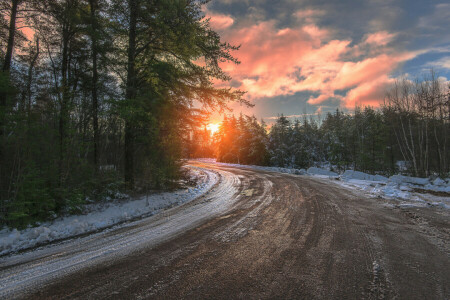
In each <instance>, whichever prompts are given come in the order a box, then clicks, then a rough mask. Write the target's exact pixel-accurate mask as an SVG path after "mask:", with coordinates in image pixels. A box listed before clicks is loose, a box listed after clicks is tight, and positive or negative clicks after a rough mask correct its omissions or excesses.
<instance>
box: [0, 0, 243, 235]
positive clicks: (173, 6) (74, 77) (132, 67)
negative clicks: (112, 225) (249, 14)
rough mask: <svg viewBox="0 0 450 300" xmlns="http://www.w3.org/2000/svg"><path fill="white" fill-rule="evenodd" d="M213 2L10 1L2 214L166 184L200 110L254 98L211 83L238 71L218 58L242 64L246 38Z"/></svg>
mask: <svg viewBox="0 0 450 300" xmlns="http://www.w3.org/2000/svg"><path fill="white" fill-rule="evenodd" d="M204 3H205V1H200V0H198V1H196V0H184V1H183V0H108V1H107V0H26V1H25V0H10V1H1V4H0V11H1V14H2V18H0V25H1V26H0V64H1V67H2V69H1V72H0V221H1V223H3V224H8V225H11V226H25V225H27V224H29V223H33V222H36V221H40V220H45V219H48V218H54V217H55V216H57V215H59V214H60V213H62V212H74V211H76V210H78V209H79V208H80V205H81V204H83V203H85V202H86V201H95V200H97V199H101V198H102V197H103V196H105V194H108V193H113V192H114V190H115V189H117V188H119V187H120V186H126V187H128V189H133V188H134V187H136V186H137V187H140V188H146V189H148V188H162V187H168V186H170V185H171V184H172V183H173V182H174V180H176V179H177V178H178V177H179V170H180V164H181V162H180V158H181V157H182V156H184V152H183V151H184V148H183V145H184V144H185V142H186V141H187V140H188V139H189V135H190V132H191V131H192V128H195V127H196V126H197V124H199V120H201V119H202V118H203V117H204V114H203V111H202V110H201V109H199V108H207V109H208V110H214V109H223V108H225V107H226V105H227V103H228V102H229V101H238V102H241V103H244V104H248V103H247V102H246V101H245V100H243V98H242V95H243V93H242V92H241V91H238V90H230V89H225V88H215V87H214V86H213V84H212V80H222V81H227V80H229V79H230V78H229V77H228V76H227V75H226V74H225V73H223V72H222V70H221V69H220V67H219V62H224V61H230V62H234V63H238V61H237V60H236V59H235V58H234V57H233V56H232V53H231V52H232V51H233V50H237V49H238V47H235V46H232V45H230V44H228V43H225V42H223V41H221V40H220V36H219V35H218V34H217V33H216V32H214V31H213V30H211V28H210V27H209V23H208V21H207V20H206V19H204V18H203V13H202V10H201V5H202V4H204ZM23 32H25V33H27V35H25V34H24V33H23ZM194 104H195V105H194ZM194 107H196V108H194Z"/></svg>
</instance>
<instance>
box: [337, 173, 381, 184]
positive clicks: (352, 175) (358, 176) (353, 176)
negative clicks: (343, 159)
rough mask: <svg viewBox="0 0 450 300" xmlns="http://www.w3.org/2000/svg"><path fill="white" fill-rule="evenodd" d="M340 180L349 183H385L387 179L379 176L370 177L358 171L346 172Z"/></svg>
mask: <svg viewBox="0 0 450 300" xmlns="http://www.w3.org/2000/svg"><path fill="white" fill-rule="evenodd" d="M340 178H341V179H342V180H345V181H349V180H352V179H357V180H368V181H380V182H387V181H388V178H387V177H384V176H381V175H370V174H366V173H363V172H359V171H353V170H347V171H345V172H344V174H342V175H341V177H340Z"/></svg>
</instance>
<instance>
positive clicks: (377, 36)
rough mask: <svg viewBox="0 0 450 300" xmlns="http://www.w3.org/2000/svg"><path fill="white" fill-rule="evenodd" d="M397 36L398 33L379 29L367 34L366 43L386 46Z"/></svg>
mask: <svg viewBox="0 0 450 300" xmlns="http://www.w3.org/2000/svg"><path fill="white" fill-rule="evenodd" d="M396 36H397V34H395V33H389V32H387V31H379V32H375V33H371V34H368V35H367V36H366V39H365V43H367V44H376V45H381V46H385V45H387V44H388V43H390V42H391V41H392V40H393V39H394V38H395V37H396Z"/></svg>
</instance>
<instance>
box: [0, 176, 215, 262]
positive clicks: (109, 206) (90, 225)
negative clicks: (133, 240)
mask: <svg viewBox="0 0 450 300" xmlns="http://www.w3.org/2000/svg"><path fill="white" fill-rule="evenodd" d="M190 175H191V177H193V178H196V180H197V185H196V186H195V187H193V188H186V189H182V190H178V191H176V192H166V193H159V194H154V195H149V196H148V198H147V197H146V196H144V197H141V198H139V199H137V200H132V201H128V202H112V203H111V202H110V203H105V204H103V205H99V204H94V205H92V206H91V207H87V209H88V210H91V212H90V213H88V214H85V215H72V216H68V217H63V218H59V219H56V220H55V221H53V222H46V223H43V224H41V225H40V226H38V227H35V228H27V229H24V230H20V231H19V230H17V229H13V230H10V229H8V228H4V229H3V230H0V255H4V254H7V253H9V252H15V251H18V250H22V249H26V248H31V247H34V246H36V245H40V244H44V243H48V242H51V241H54V240H59V239H64V238H69V237H73V236H77V235H80V234H85V233H89V232H95V231H98V230H100V229H104V228H108V227H111V226H113V225H116V224H119V223H123V222H125V221H129V220H132V219H136V218H139V217H143V216H150V215H153V214H156V213H158V212H160V211H162V210H164V209H167V208H170V207H173V206H176V205H180V204H183V203H186V202H188V201H191V200H193V199H195V198H197V197H199V196H200V195H202V194H204V193H205V192H207V191H208V190H209V189H211V187H212V186H213V185H214V184H215V183H216V182H217V180H218V175H217V174H215V173H214V172H210V171H205V170H202V169H200V168H195V167H190ZM92 210H93V211H92Z"/></svg>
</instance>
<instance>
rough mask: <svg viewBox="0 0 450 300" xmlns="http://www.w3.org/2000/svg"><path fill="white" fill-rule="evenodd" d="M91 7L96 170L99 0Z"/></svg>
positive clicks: (96, 167) (96, 169)
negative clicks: (97, 12)
mask: <svg viewBox="0 0 450 300" xmlns="http://www.w3.org/2000/svg"><path fill="white" fill-rule="evenodd" d="M89 5H90V7H91V42H92V115H93V116H92V121H93V124H92V125H93V129H94V165H95V171H98V165H99V162H98V148H99V132H98V96H97V87H98V70H97V52H98V51H97V35H96V28H97V26H96V25H97V19H96V18H97V16H96V9H97V6H98V3H97V0H89Z"/></svg>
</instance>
